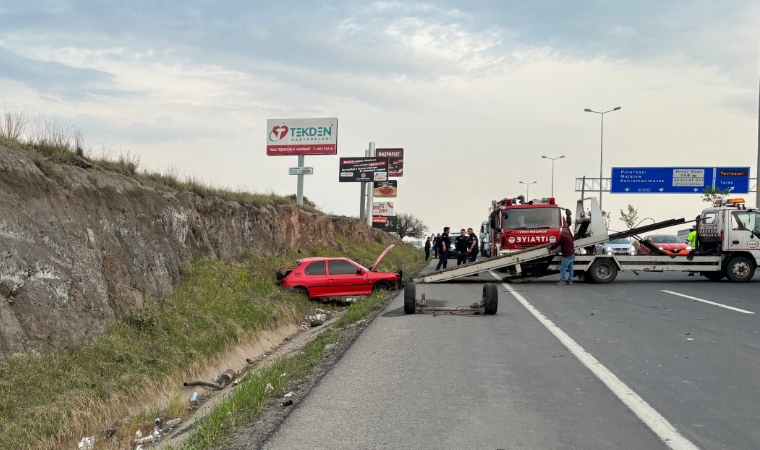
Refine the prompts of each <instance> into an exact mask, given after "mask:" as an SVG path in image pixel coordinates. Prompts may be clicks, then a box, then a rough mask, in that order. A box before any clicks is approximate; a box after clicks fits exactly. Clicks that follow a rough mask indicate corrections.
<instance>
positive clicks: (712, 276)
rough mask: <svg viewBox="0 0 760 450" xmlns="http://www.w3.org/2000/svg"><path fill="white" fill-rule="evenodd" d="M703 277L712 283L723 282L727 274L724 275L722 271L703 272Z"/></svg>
mask: <svg viewBox="0 0 760 450" xmlns="http://www.w3.org/2000/svg"><path fill="white" fill-rule="evenodd" d="M702 276H703V277H705V278H707V279H708V280H710V281H720V280H722V279H723V278H724V277H725V276H726V274H724V273H723V272H721V271H717V272H702Z"/></svg>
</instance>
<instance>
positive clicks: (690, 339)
mask: <svg viewBox="0 0 760 450" xmlns="http://www.w3.org/2000/svg"><path fill="white" fill-rule="evenodd" d="M686 340H687V341H693V340H694V338H686ZM687 358H688V356H687Z"/></svg>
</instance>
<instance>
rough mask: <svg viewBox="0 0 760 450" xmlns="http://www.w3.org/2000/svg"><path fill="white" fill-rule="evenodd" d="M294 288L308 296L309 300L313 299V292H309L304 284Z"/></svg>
mask: <svg viewBox="0 0 760 450" xmlns="http://www.w3.org/2000/svg"><path fill="white" fill-rule="evenodd" d="M293 290H294V291H295V292H296V293H297V294H300V295H303V296H304V297H306V298H308V299H309V300H311V294H309V290H308V289H306V288H305V287H303V286H298V287H297V288H294V289H293Z"/></svg>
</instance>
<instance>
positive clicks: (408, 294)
mask: <svg viewBox="0 0 760 450" xmlns="http://www.w3.org/2000/svg"><path fill="white" fill-rule="evenodd" d="M416 309H417V285H415V284H414V283H406V285H405V286H404V314H414V313H415V310H416Z"/></svg>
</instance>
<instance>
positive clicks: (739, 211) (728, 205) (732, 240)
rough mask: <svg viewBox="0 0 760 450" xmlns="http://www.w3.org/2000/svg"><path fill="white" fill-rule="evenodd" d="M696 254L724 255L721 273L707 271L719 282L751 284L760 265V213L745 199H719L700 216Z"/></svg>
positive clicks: (708, 274) (698, 218) (694, 252)
mask: <svg viewBox="0 0 760 450" xmlns="http://www.w3.org/2000/svg"><path fill="white" fill-rule="evenodd" d="M692 254H694V255H718V256H722V264H721V270H720V271H719V272H703V273H702V274H703V275H704V276H706V277H707V278H709V279H711V280H714V281H718V280H720V279H722V278H724V277H726V278H728V279H729V280H731V281H734V282H742V281H749V280H751V279H752V276H753V275H754V274H755V269H756V268H757V266H758V264H760V212H758V210H757V209H754V208H747V207H746V205H745V202H744V199H742V198H734V199H723V200H717V201H716V202H715V204H714V205H713V206H712V207H710V208H707V209H705V210H704V211H702V213H701V214H700V215H699V216H698V217H697V249H695V250H694V251H692Z"/></svg>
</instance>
